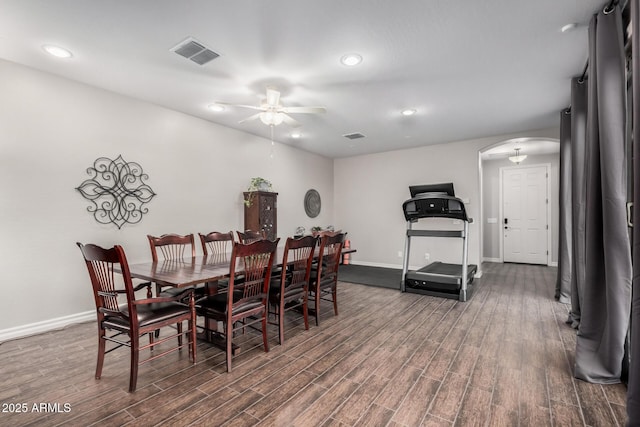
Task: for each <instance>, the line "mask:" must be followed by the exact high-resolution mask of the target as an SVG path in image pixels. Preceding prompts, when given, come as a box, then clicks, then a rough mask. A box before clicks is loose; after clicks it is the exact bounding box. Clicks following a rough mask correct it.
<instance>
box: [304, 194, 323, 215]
mask: <svg viewBox="0 0 640 427" xmlns="http://www.w3.org/2000/svg"><path fill="white" fill-rule="evenodd" d="M320 205H321V203H320V193H318V192H317V191H316V190H313V189H311V190H309V191H307V194H305V195H304V211H305V212H306V213H307V216H308V217H309V218H315V217H317V216H318V214H319V213H320Z"/></svg>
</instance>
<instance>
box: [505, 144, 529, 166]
mask: <svg viewBox="0 0 640 427" xmlns="http://www.w3.org/2000/svg"><path fill="white" fill-rule="evenodd" d="M515 152H516V153H515V154H514V155H513V156H509V160H510V161H512V162H513V163H515V164H516V165H519V164H520V162H522V161H523V160H524V159H526V158H527V155H526V154H520V148H515Z"/></svg>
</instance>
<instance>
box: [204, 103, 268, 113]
mask: <svg viewBox="0 0 640 427" xmlns="http://www.w3.org/2000/svg"><path fill="white" fill-rule="evenodd" d="M216 104H217V105H225V106H227V107H241V108H251V109H252V110H261V111H264V108H262V107H258V106H256V105H244V104H230V103H228V102H216Z"/></svg>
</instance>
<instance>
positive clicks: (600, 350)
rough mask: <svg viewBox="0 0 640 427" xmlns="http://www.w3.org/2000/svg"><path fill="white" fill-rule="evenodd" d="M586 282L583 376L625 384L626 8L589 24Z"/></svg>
mask: <svg viewBox="0 0 640 427" xmlns="http://www.w3.org/2000/svg"><path fill="white" fill-rule="evenodd" d="M589 47H590V55H589V81H588V87H589V89H588V99H589V105H588V109H587V138H586V141H587V146H586V157H585V160H586V170H585V172H586V173H585V178H586V199H585V202H586V204H585V239H586V240H585V241H586V251H585V282H584V286H583V287H582V289H581V291H582V293H581V301H580V325H579V327H578V335H577V341H576V361H575V363H576V365H575V376H576V377H577V378H579V379H583V380H586V381H589V382H594V383H603V384H607V383H617V382H620V376H621V370H622V360H623V357H624V343H625V339H626V334H627V331H628V326H629V315H630V309H631V276H632V272H631V250H630V246H629V245H630V242H629V236H628V230H627V221H626V197H627V186H626V185H627V182H626V173H627V169H626V151H625V117H626V114H625V92H626V79H625V57H624V44H623V35H622V20H621V13H620V8H619V7H615V8H614V10H613V11H612V12H611V13H609V14H606V13H603V12H600V13H598V15H596V16H594V18H593V19H592V20H591V23H590V25H589Z"/></svg>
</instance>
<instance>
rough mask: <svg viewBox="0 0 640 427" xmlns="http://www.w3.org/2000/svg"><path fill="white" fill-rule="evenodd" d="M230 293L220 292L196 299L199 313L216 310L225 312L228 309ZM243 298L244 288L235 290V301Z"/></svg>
mask: <svg viewBox="0 0 640 427" xmlns="http://www.w3.org/2000/svg"><path fill="white" fill-rule="evenodd" d="M228 298H229V294H228V293H226V292H223V293H218V294H215V295H209V296H206V297H205V298H202V299H199V300H198V301H196V311H198V314H200V313H205V312H206V311H211V310H212V311H216V312H219V313H225V312H226V311H227V300H228ZM241 298H242V290H239V289H237V290H234V291H233V302H234V303H235V302H238V301H240V299H241Z"/></svg>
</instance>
